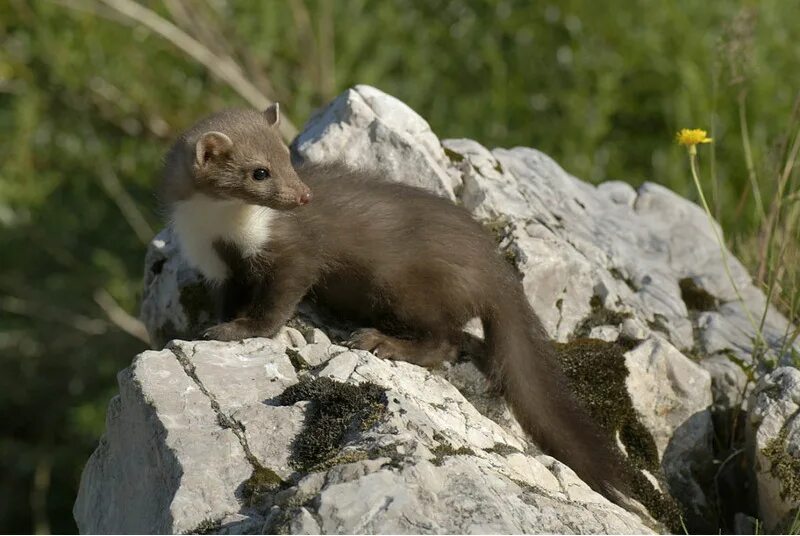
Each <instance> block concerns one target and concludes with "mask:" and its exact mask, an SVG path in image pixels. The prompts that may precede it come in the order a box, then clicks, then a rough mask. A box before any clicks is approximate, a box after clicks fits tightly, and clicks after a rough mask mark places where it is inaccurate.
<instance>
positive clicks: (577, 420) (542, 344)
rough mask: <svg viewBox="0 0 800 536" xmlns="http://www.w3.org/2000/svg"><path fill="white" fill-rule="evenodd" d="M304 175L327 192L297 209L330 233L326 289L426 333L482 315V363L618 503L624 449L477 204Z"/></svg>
mask: <svg viewBox="0 0 800 536" xmlns="http://www.w3.org/2000/svg"><path fill="white" fill-rule="evenodd" d="M298 174H299V176H300V177H301V178H302V180H303V182H305V183H306V184H308V185H309V186H310V187H311V189H312V191H314V195H315V200H314V202H313V203H311V204H309V205H308V206H306V207H302V208H301V209H299V210H297V211H295V212H294V213H293V214H294V216H293V218H296V220H295V221H296V223H297V224H298V225H299V226H301V227H302V228H304V229H305V231H306V232H308V233H310V235H312V236H315V237H317V238H319V239H320V240H319V241H318V242H316V243H315V245H316V247H319V251H320V254H321V255H322V256H324V258H325V261H324V262H325V263H326V268H325V269H324V272H325V273H326V274H327V277H332V280H333V281H334V282H335V283H336V284H335V285H333V286H335V287H336V288H335V290H334V291H333V292H331V293H324V296H325V297H327V298H331V299H334V300H335V299H343V300H344V301H346V302H347V303H346V305H348V306H349V307H350V309H347V310H348V312H350V313H351V314H358V309H359V308H361V309H364V308H369V307H370V305H372V306H375V305H376V304H377V306H376V307H375V310H376V311H379V312H380V313H384V312H385V309H387V308H388V309H390V310H391V318H392V319H393V320H395V321H397V322H398V325H400V326H403V327H410V328H411V330H412V333H414V334H415V335H421V336H422V337H426V336H431V335H434V336H435V335H437V334H452V333H459V332H461V330H462V329H463V327H464V325H465V324H466V323H467V321H469V320H470V319H471V318H474V317H479V318H480V319H481V320H482V323H483V325H484V330H485V333H486V345H485V347H486V352H487V355H486V356H484V358H485V359H486V361H485V362H483V363H480V365H481V368H482V369H484V370H485V371H486V372H487V373H488V374H489V378H490V380H491V381H492V382H493V384H494V385H495V386H496V387H498V388H499V389H500V390H501V391H502V392H503V394H504V396H505V398H506V400H507V402H508V403H509V406H510V407H511V409H512V410H513V412H514V414H515V415H516V417H517V419H518V420H519V422H520V424H521V425H522V426H523V428H524V429H525V430H526V431H527V432H528V433H529V434H531V436H532V438H533V439H534V441H535V442H536V443H537V444H538V445H539V446H540V447H541V448H543V449H544V450H545V452H547V453H549V454H552V455H553V456H555V457H556V458H558V459H560V460H562V461H563V462H565V463H566V464H568V465H569V466H570V467H572V469H573V470H575V471H576V472H577V473H578V475H579V476H580V477H581V478H582V479H583V480H584V481H585V482H587V483H588V484H589V485H590V486H591V487H592V488H594V489H595V490H597V491H599V492H601V493H603V494H604V495H606V496H607V497H609V498H611V499H613V500H616V499H618V497H617V495H616V492H617V491H619V492H625V491H626V485H625V481H624V477H623V474H624V473H623V470H622V469H621V463H620V458H619V456H618V454H617V453H616V450H615V447H614V446H613V445H612V444H611V441H610V438H608V437H606V436H604V435H603V434H602V433H601V432H600V430H599V428H598V427H597V425H596V424H595V423H594V422H593V420H592V418H591V417H590V416H589V415H588V413H587V412H586V411H585V409H584V408H583V407H581V405H580V404H579V403H578V402H577V401H576V399H575V397H574V395H573V394H572V393H571V391H570V390H569V388H568V385H567V381H566V377H565V376H564V373H563V371H562V369H561V366H560V363H559V361H558V359H557V357H556V355H555V352H554V350H553V347H552V344H551V342H550V341H549V340H548V337H547V335H546V333H545V331H544V328H543V327H542V325H541V322H540V321H539V319H538V317H537V316H536V314H535V313H534V311H533V309H532V308H531V307H530V305H529V303H528V301H527V298H526V297H525V294H524V290H523V288H522V284H521V282H520V281H519V278H518V276H517V274H516V272H515V270H514V269H513V268H512V267H511V266H510V265H509V263H508V262H507V261H506V260H505V259H503V258H502V257H501V256H500V255H499V254H498V252H497V247H496V244H495V242H494V240H493V238H492V237H491V236H490V235H489V234H488V232H487V231H486V230H485V229H484V228H483V227H482V226H481V225H480V224H479V223H478V222H476V221H475V220H474V219H473V218H472V216H471V215H470V214H469V213H468V212H467V211H466V210H464V209H463V208H461V207H459V206H457V205H455V204H453V203H451V202H450V201H449V200H446V199H443V198H440V197H438V196H435V195H433V194H431V193H429V192H427V191H424V190H421V189H418V188H415V187H411V186H407V185H404V184H397V183H391V182H386V181H384V180H381V179H380V177H377V176H375V174H373V173H370V172H366V171H352V170H346V169H344V168H341V167H338V166H322V167H320V166H314V167H306V168H300V169H299V170H298ZM311 243H314V242H313V240H312V242H311ZM353 274H359V276H358V277H356V278H354V277H353ZM323 279H325V276H324V277H323ZM354 296H355V297H356V302H355V303H351V302H350V301H349V299H352V298H353V297H354ZM333 305H334V306H336V305H337V304H333ZM381 306H385V307H381ZM378 316H380V315H378ZM371 320H373V321H375V320H376V319H375V318H374V315H373V318H372V319H371ZM382 329H387V326H382ZM615 489H616V491H615Z"/></svg>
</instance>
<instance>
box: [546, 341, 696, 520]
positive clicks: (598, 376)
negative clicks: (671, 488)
mask: <svg viewBox="0 0 800 536" xmlns="http://www.w3.org/2000/svg"><path fill="white" fill-rule="evenodd" d="M556 349H557V352H558V355H559V358H560V359H561V362H562V365H563V367H564V372H565V373H566V376H567V379H568V381H569V384H570V388H571V389H572V391H573V392H574V393H575V394H576V396H577V397H578V399H579V400H580V401H581V402H582V403H583V404H584V406H585V407H586V409H587V410H588V411H589V413H590V414H591V416H592V417H593V418H594V419H595V420H596V422H597V423H598V424H599V425H600V427H601V428H602V429H603V430H604V431H605V432H606V433H607V434H608V435H609V437H611V438H612V439H614V438H615V437H616V435H617V433H619V439H620V441H621V442H622V444H623V445H624V446H625V450H626V452H627V454H628V457H627V464H626V467H627V469H628V475H629V478H628V480H629V481H630V482H631V488H632V493H633V497H634V498H635V499H637V500H638V501H639V502H641V503H642V504H643V505H645V507H647V510H648V511H649V512H650V513H651V515H653V517H655V518H656V519H657V520H659V521H660V522H662V523H664V524H665V525H666V526H667V527H669V528H670V529H671V530H676V531H677V530H680V528H681V522H680V508H679V507H678V505H677V503H676V502H675V501H674V500H673V499H672V497H670V496H669V495H667V494H662V493H661V492H660V491H658V490H657V489H656V488H655V487H654V486H653V485H652V483H651V482H650V481H649V480H648V479H647V477H645V476H644V475H643V474H642V473H641V470H642V469H646V470H648V471H649V472H650V473H652V474H653V475H656V477H657V478H658V477H659V476H660V474H661V470H660V463H659V459H658V449H657V448H656V444H655V441H654V440H653V436H652V435H651V434H650V432H648V431H647V428H646V427H645V426H644V425H643V424H642V423H641V422H640V421H639V418H638V416H637V415H636V410H635V409H634V407H633V402H632V401H631V398H630V395H629V394H628V389H627V387H626V385H625V380H626V378H627V377H628V368H627V367H626V365H625V355H624V353H625V352H626V351H627V350H628V348H626V347H625V346H623V345H620V344H617V343H613V342H606V341H602V340H598V339H586V338H581V339H576V340H573V341H571V342H568V343H564V344H557V345H556ZM614 442H615V443H616V441H614ZM661 480H663V479H661Z"/></svg>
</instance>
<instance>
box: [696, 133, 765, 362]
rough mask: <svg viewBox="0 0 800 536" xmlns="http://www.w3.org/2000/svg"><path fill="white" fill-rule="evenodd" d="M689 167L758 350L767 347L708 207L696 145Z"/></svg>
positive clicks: (724, 265)
mask: <svg viewBox="0 0 800 536" xmlns="http://www.w3.org/2000/svg"><path fill="white" fill-rule="evenodd" d="M689 167H690V168H691V171H692V178H693V179H694V185H695V187H696V188H697V193H698V195H699V196H700V201H701V202H702V203H703V208H704V209H705V211H706V216H708V223H709V225H710V226H711V229H712V231H714V237H715V238H716V239H717V245H719V251H720V254H721V255H722V266H723V267H724V268H725V274H726V275H727V276H728V279H729V280H730V282H731V286H732V287H733V291H734V292H735V293H736V297H737V298H739V301H740V302H741V303H742V309H744V312H745V314H747V319H748V320H749V321H750V325H751V326H752V327H753V331H754V332H755V335H756V347H757V348H756V350H758V347H759V346H761V345H762V344H763V345H764V347H766V344H765V343H764V338H763V337H762V335H761V330H760V329H759V327H758V324H757V323H756V321H755V318H754V317H753V314H752V313H751V312H750V309H749V308H748V307H747V304H746V303H745V302H744V298H743V297H742V293H741V292H739V287H738V286H737V285H736V280H735V279H734V278H733V273H732V272H731V268H730V265H729V264H728V251H727V249H726V248H725V242H724V241H723V240H722V235H721V234H720V231H719V229H718V228H717V225H716V222H715V221H714V217H713V216H712V215H711V209H710V208H709V207H708V202H707V201H706V196H705V194H704V193H703V186H702V185H701V184H700V179H699V178H698V176H697V149H696V148H695V146H694V145H692V146H689ZM754 353H756V352H754Z"/></svg>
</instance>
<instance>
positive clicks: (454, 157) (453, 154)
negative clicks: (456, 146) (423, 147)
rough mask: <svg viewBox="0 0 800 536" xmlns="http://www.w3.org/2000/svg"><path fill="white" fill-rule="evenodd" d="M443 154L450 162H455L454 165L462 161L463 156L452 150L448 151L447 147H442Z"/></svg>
mask: <svg viewBox="0 0 800 536" xmlns="http://www.w3.org/2000/svg"><path fill="white" fill-rule="evenodd" d="M444 154H445V155H446V156H447V158H449V159H450V161H451V162H455V163H456V164H458V163H459V162H463V161H464V155H462V154H459V153H457V152H455V151H454V150H452V149H448V148H447V147H444Z"/></svg>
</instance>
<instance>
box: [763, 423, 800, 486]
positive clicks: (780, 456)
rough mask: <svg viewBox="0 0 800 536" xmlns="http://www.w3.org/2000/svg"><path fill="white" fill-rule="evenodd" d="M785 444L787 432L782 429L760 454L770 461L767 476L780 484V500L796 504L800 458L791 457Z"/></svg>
mask: <svg viewBox="0 0 800 536" xmlns="http://www.w3.org/2000/svg"><path fill="white" fill-rule="evenodd" d="M787 444H788V442H787V432H786V429H783V430H781V432H780V433H779V434H778V436H777V437H774V438H772V439H771V440H770V441H769V442H768V443H767V445H766V446H765V447H764V448H763V449H762V450H761V453H762V454H763V455H764V456H765V457H766V458H767V459H768V460H769V461H770V464H771V465H770V468H769V474H770V475H772V476H773V477H775V478H776V479H777V480H778V481H779V482H780V483H781V499H783V500H784V501H789V502H797V501H800V457H798V456H792V455H791V454H790V453H789V451H788V450H787Z"/></svg>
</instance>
